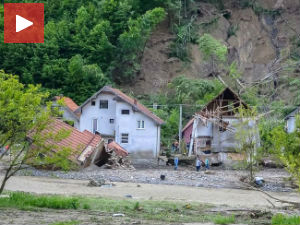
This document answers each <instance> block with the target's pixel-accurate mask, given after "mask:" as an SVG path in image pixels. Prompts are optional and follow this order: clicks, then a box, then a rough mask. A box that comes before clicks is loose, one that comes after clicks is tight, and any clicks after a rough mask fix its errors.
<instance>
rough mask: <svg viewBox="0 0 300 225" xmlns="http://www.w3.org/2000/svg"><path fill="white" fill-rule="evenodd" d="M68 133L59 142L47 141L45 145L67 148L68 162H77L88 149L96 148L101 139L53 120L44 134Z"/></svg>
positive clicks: (55, 150)
mask: <svg viewBox="0 0 300 225" xmlns="http://www.w3.org/2000/svg"><path fill="white" fill-rule="evenodd" d="M62 131H69V132H70V135H69V136H68V137H66V138H64V139H63V140H61V141H58V142H57V141H55V140H52V139H50V140H47V141H46V144H49V145H53V144H55V145H57V146H58V147H69V148H71V155H70V157H69V159H70V160H72V161H74V162H77V159H78V157H79V156H80V155H81V153H82V152H83V151H84V150H85V149H86V148H88V147H91V148H93V149H94V148H96V147H97V146H98V145H99V144H100V143H101V141H102V138H101V136H100V135H98V134H93V133H91V132H89V131H87V130H85V131H84V132H80V131H79V130H77V129H76V128H74V127H72V126H70V125H69V124H67V123H65V122H63V121H61V120H59V119H54V120H53V122H52V123H51V124H50V125H49V127H48V128H47V129H46V130H45V132H49V133H50V132H52V133H53V134H54V135H55V134H57V133H58V132H62ZM52 150H53V151H54V152H58V151H59V150H60V149H56V148H55V149H52Z"/></svg>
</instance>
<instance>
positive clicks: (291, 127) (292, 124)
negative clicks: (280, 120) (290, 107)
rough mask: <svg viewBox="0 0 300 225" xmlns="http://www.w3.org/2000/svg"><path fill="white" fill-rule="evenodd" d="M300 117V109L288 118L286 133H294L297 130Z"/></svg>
mask: <svg viewBox="0 0 300 225" xmlns="http://www.w3.org/2000/svg"><path fill="white" fill-rule="evenodd" d="M297 115H300V107H298V108H297V109H295V110H294V111H292V112H291V113H290V114H289V115H288V116H287V117H286V118H285V120H286V131H287V132H288V133H292V132H294V131H295V130H296V116H297Z"/></svg>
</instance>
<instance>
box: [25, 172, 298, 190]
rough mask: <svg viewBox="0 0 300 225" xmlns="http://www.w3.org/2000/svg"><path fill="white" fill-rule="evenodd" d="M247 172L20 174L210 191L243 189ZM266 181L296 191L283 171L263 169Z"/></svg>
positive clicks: (272, 186)
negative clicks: (242, 179) (287, 180)
mask: <svg viewBox="0 0 300 225" xmlns="http://www.w3.org/2000/svg"><path fill="white" fill-rule="evenodd" d="M246 174H247V172H246V171H240V170H221V169H212V170H209V172H205V171H200V172H196V171H195V170H194V168H187V167H181V168H179V169H178V170H177V171H174V170H173V168H172V167H159V168H155V169H154V168H152V169H137V170H122V169H116V170H112V169H102V168H99V167H96V166H92V167H89V168H86V169H83V170H81V171H77V172H62V171H44V170H36V169H26V170H24V171H21V172H20V173H19V175H22V176H24V175H25V176H26V175H27V176H41V177H54V178H64V179H76V180H88V179H90V178H93V179H95V180H100V179H104V180H105V181H108V182H130V183H148V184H168V185H184V186H196V187H207V188H242V187H243V184H242V183H241V182H240V181H239V179H240V177H242V176H245V175H246ZM161 175H165V176H166V179H165V180H163V181H162V180H161V179H160V176H161ZM256 175H257V176H260V177H263V178H264V179H265V185H264V187H263V188H262V189H263V190H265V191H275V192H291V191H294V190H293V189H292V188H291V186H290V185H289V184H286V182H285V181H284V179H285V178H288V177H289V174H288V173H287V172H286V171H285V170H283V169H264V170H263V171H261V172H258V173H257V174H256Z"/></svg>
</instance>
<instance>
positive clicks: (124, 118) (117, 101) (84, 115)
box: [75, 86, 164, 158]
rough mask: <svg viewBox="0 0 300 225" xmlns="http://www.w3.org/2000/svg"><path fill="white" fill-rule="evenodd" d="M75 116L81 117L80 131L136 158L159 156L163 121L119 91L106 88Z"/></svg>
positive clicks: (83, 105) (86, 103) (82, 106)
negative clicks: (97, 135)
mask: <svg viewBox="0 0 300 225" xmlns="http://www.w3.org/2000/svg"><path fill="white" fill-rule="evenodd" d="M75 114H80V123H79V127H78V129H79V130H80V131H83V130H88V131H91V132H93V133H95V132H98V133H100V135H101V136H102V137H104V138H112V139H114V140H115V141H116V142H117V143H118V144H119V145H121V146H122V147H123V148H124V149H126V150H127V151H128V152H129V153H134V155H137V156H141V157H144V156H145V157H147V158H148V157H157V156H158V154H159V151H160V127H161V125H162V124H163V123H164V122H163V121H162V120H161V119H160V118H159V117H157V116H156V115H154V114H153V113H152V112H151V111H150V110H149V109H147V108H146V107H145V106H143V105H142V104H140V103H139V102H138V101H137V100H135V99H133V98H131V97H129V96H127V95H125V94H124V93H123V92H121V91H120V90H118V89H115V88H111V87H109V86H105V87H103V88H102V89H101V90H99V91H98V92H97V93H95V94H94V95H93V96H92V97H90V98H89V99H88V100H86V101H85V102H84V103H83V104H82V105H81V106H79V107H78V109H77V110H75Z"/></svg>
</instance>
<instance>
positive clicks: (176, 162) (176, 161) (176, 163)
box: [174, 157, 179, 170]
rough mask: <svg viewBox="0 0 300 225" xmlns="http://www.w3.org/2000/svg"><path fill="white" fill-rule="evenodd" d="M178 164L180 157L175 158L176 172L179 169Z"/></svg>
mask: <svg viewBox="0 0 300 225" xmlns="http://www.w3.org/2000/svg"><path fill="white" fill-rule="evenodd" d="M178 163H179V159H178V157H175V158H174V170H177V169H178Z"/></svg>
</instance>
